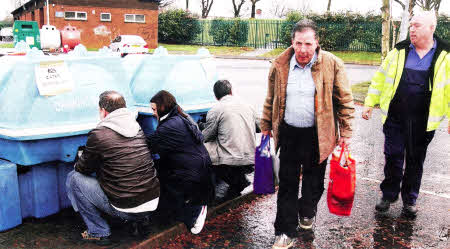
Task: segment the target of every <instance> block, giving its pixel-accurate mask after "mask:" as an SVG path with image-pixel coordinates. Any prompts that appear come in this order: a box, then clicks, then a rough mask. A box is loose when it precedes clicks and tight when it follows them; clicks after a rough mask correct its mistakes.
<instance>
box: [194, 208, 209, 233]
mask: <svg viewBox="0 0 450 249" xmlns="http://www.w3.org/2000/svg"><path fill="white" fill-rule="evenodd" d="M207 213H208V209H207V206H206V205H205V206H202V210H201V211H200V214H199V215H198V217H197V220H196V221H195V223H194V226H193V227H191V233H193V234H199V233H200V232H201V231H202V229H203V226H204V225H205V220H206V214H207Z"/></svg>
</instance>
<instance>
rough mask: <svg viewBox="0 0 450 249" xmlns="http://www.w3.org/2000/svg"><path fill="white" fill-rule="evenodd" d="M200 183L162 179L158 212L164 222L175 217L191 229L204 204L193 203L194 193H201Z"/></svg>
mask: <svg viewBox="0 0 450 249" xmlns="http://www.w3.org/2000/svg"><path fill="white" fill-rule="evenodd" d="M197 185H198V184H196V183H192V182H182V181H176V180H168V179H160V197H159V203H158V209H157V214H158V216H159V217H158V218H159V219H160V221H162V222H167V220H172V219H175V220H177V221H181V222H183V223H184V224H185V225H186V227H187V228H188V229H190V228H191V227H192V226H193V225H194V223H195V221H196V220H197V217H198V216H199V214H200V212H201V210H202V205H200V204H195V203H192V197H191V196H192V193H194V194H199V193H200V192H199V191H198V186H197Z"/></svg>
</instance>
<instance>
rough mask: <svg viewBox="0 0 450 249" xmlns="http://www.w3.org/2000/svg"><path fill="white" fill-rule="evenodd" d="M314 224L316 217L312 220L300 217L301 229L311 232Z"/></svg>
mask: <svg viewBox="0 0 450 249" xmlns="http://www.w3.org/2000/svg"><path fill="white" fill-rule="evenodd" d="M313 224H314V217H312V218H307V217H300V218H299V219H298V226H299V228H300V229H304V230H311V229H312V226H313Z"/></svg>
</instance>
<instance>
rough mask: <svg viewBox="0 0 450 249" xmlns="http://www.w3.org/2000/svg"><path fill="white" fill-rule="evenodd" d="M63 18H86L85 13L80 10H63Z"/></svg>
mask: <svg viewBox="0 0 450 249" xmlns="http://www.w3.org/2000/svg"><path fill="white" fill-rule="evenodd" d="M64 19H66V20H84V21H85V20H87V13H86V12H80V11H66V12H64Z"/></svg>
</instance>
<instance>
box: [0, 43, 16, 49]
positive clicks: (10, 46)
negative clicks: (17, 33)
mask: <svg viewBox="0 0 450 249" xmlns="http://www.w3.org/2000/svg"><path fill="white" fill-rule="evenodd" d="M0 48H14V44H13V43H1V44H0Z"/></svg>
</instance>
